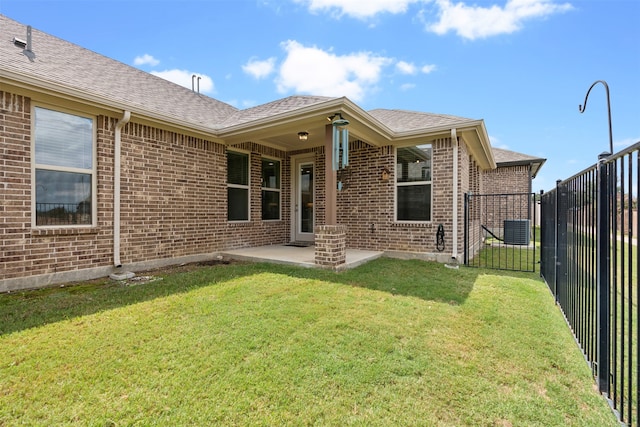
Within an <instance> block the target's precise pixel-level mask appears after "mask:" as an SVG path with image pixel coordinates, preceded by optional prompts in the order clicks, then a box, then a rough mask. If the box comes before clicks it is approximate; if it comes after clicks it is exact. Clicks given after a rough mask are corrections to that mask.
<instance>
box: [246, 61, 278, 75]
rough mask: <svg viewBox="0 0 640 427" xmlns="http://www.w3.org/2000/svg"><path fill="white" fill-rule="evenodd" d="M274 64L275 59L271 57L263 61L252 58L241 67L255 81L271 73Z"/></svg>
mask: <svg viewBox="0 0 640 427" xmlns="http://www.w3.org/2000/svg"><path fill="white" fill-rule="evenodd" d="M275 64H276V58H273V57H272V58H269V59H265V60H264V61H260V60H257V59H253V58H252V59H250V60H249V61H248V62H247V63H246V64H245V65H243V66H242V70H243V71H244V72H245V73H247V74H249V75H251V76H253V77H255V78H256V79H262V78H265V77H267V76H268V75H269V74H271V73H272V72H273V70H274V69H275Z"/></svg>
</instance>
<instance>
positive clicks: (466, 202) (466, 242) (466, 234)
mask: <svg viewBox="0 0 640 427" xmlns="http://www.w3.org/2000/svg"><path fill="white" fill-rule="evenodd" d="M463 260H464V265H467V263H468V262H469V193H464V258H463Z"/></svg>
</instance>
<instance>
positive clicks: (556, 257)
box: [553, 180, 567, 303]
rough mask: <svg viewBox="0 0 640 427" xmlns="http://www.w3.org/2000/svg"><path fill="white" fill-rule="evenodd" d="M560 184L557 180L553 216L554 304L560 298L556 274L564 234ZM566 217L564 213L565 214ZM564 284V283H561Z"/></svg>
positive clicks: (557, 275)
mask: <svg viewBox="0 0 640 427" xmlns="http://www.w3.org/2000/svg"><path fill="white" fill-rule="evenodd" d="M561 182H562V180H557V181H556V211H555V212H554V215H555V221H554V223H555V225H556V226H555V233H556V235H555V247H554V248H553V264H554V267H553V269H554V272H553V296H554V297H555V299H556V303H558V302H559V301H560V296H559V295H558V278H559V277H560V275H559V274H558V270H559V269H560V268H559V267H560V265H561V262H562V261H564V260H562V261H561V256H560V247H561V246H560V238H561V237H562V236H563V235H564V233H563V232H562V231H561V227H562V222H561V220H560V219H561V212H563V211H562V210H561V207H562V200H563V199H562V193H561V189H562V187H561V186H560V183H561ZM565 215H566V212H565ZM566 244H567V242H566V241H564V245H565V246H566ZM563 283H564V281H563Z"/></svg>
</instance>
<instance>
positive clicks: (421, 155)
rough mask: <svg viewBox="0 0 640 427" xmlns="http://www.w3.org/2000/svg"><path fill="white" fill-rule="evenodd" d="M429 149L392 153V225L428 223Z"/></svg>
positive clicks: (429, 212) (400, 149) (410, 149)
mask: <svg viewBox="0 0 640 427" xmlns="http://www.w3.org/2000/svg"><path fill="white" fill-rule="evenodd" d="M431 153H432V150H431V145H428V144H427V145H418V146H414V147H402V148H398V149H397V150H396V221H414V222H428V221H431V209H432V204H431V193H432V192H431Z"/></svg>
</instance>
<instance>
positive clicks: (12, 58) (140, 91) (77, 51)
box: [0, 15, 238, 129]
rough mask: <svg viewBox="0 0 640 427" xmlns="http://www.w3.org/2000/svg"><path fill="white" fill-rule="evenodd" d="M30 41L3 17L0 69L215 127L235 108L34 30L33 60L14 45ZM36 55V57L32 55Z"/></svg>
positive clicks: (21, 27)
mask: <svg viewBox="0 0 640 427" xmlns="http://www.w3.org/2000/svg"><path fill="white" fill-rule="evenodd" d="M14 37H18V38H20V39H22V40H25V41H26V39H27V36H26V26H25V25H23V24H20V23H18V22H16V21H13V20H11V19H9V18H7V17H6V16H3V15H0V68H2V69H6V70H9V71H13V72H14V73H17V74H18V75H21V76H23V77H30V78H33V79H36V80H41V81H46V82H54V83H56V84H59V85H62V86H65V87H67V88H71V89H73V90H77V91H81V92H84V93H86V94H88V95H93V96H97V97H100V98H104V99H107V100H110V101H113V102H117V103H121V104H126V105H128V106H130V107H131V109H132V110H134V111H135V109H136V108H137V109H139V110H141V111H149V112H153V113H156V114H160V115H163V116H168V117H171V118H173V119H175V120H177V121H183V122H186V123H192V124H194V125H198V126H204V127H208V128H212V129H216V128H219V127H220V123H221V122H223V121H224V120H225V119H226V118H228V117H229V116H230V115H231V114H233V113H235V112H236V111H238V110H237V108H235V107H233V106H231V105H229V104H226V103H224V102H221V101H218V100H216V99H213V98H210V97H208V96H205V95H202V94H198V93H195V92H193V91H191V90H189V89H187V88H184V87H182V86H180V85H177V84H175V83H172V82H170V81H168V80H165V79H162V78H160V77H157V76H154V75H152V74H149V73H146V72H144V71H141V70H138V69H137V68H134V67H131V66H129V65H126V64H124V63H122V62H119V61H116V60H114V59H111V58H107V57H106V56H103V55H100V54H98V53H95V52H93V51H90V50H88V49H85V48H82V47H80V46H77V45H74V44H72V43H69V42H67V41H65V40H62V39H59V38H57V37H54V36H51V35H49V34H46V33H44V32H41V31H38V30H37V29H35V28H34V29H33V30H32V51H33V53H34V54H35V58H30V57H29V56H30V55H28V53H27V54H25V52H23V49H21V48H20V47H18V46H16V45H15V44H14V43H13V39H14ZM31 56H32V55H31Z"/></svg>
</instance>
